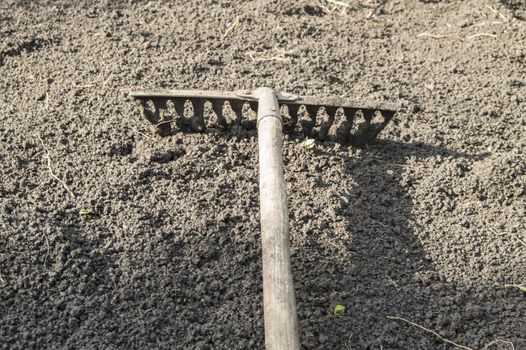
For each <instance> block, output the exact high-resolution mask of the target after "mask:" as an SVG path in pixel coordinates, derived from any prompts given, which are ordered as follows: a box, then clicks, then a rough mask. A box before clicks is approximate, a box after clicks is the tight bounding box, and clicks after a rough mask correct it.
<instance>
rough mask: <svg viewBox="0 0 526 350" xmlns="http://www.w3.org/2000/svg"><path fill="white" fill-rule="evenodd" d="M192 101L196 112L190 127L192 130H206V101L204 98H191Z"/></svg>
mask: <svg viewBox="0 0 526 350" xmlns="http://www.w3.org/2000/svg"><path fill="white" fill-rule="evenodd" d="M190 102H191V103H192V107H193V109H194V113H193V115H192V117H191V118H190V127H191V128H192V130H194V131H197V132H201V131H204V130H205V128H206V126H205V119H204V115H203V114H204V111H205V102H206V100H204V99H192V100H190Z"/></svg>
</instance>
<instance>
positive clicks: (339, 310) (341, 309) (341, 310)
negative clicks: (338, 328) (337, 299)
mask: <svg viewBox="0 0 526 350" xmlns="http://www.w3.org/2000/svg"><path fill="white" fill-rule="evenodd" d="M334 316H336V317H343V316H345V306H343V305H340V304H337V305H336V306H335V307H334Z"/></svg>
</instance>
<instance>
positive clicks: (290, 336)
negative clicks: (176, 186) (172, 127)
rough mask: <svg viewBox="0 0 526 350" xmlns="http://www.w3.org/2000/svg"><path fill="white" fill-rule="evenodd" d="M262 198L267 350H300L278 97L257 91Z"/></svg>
mask: <svg viewBox="0 0 526 350" xmlns="http://www.w3.org/2000/svg"><path fill="white" fill-rule="evenodd" d="M254 94H255V95H256V96H257V97H258V99H259V106H258V142H259V193H260V214H261V241H262V247H263V303H264V318H265V348H266V350H299V348H300V343H299V334H298V320H297V313H296V297H295V295H294V284H293V280H292V269H291V263H290V241H289V211H288V207H287V192H286V187H285V180H284V178H283V157H282V150H281V148H282V146H283V131H282V119H281V114H280V110H279V104H278V99H277V97H276V92H275V91H274V90H273V89H271V88H265V87H263V88H258V89H257V90H256V91H255V92H254Z"/></svg>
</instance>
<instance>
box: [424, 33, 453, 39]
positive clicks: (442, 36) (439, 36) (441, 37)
mask: <svg viewBox="0 0 526 350" xmlns="http://www.w3.org/2000/svg"><path fill="white" fill-rule="evenodd" d="M455 35H456V34H445V35H439V34H431V33H427V32H424V33H420V34H418V35H417V37H419V38H420V37H429V38H433V39H444V38H451V37H453V36H455Z"/></svg>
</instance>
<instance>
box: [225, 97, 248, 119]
mask: <svg viewBox="0 0 526 350" xmlns="http://www.w3.org/2000/svg"><path fill="white" fill-rule="evenodd" d="M229 102H230V108H231V109H232V111H233V112H234V116H235V118H234V120H233V122H234V124H241V119H242V117H243V105H244V104H245V103H244V102H243V101H240V100H231V101H229Z"/></svg>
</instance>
